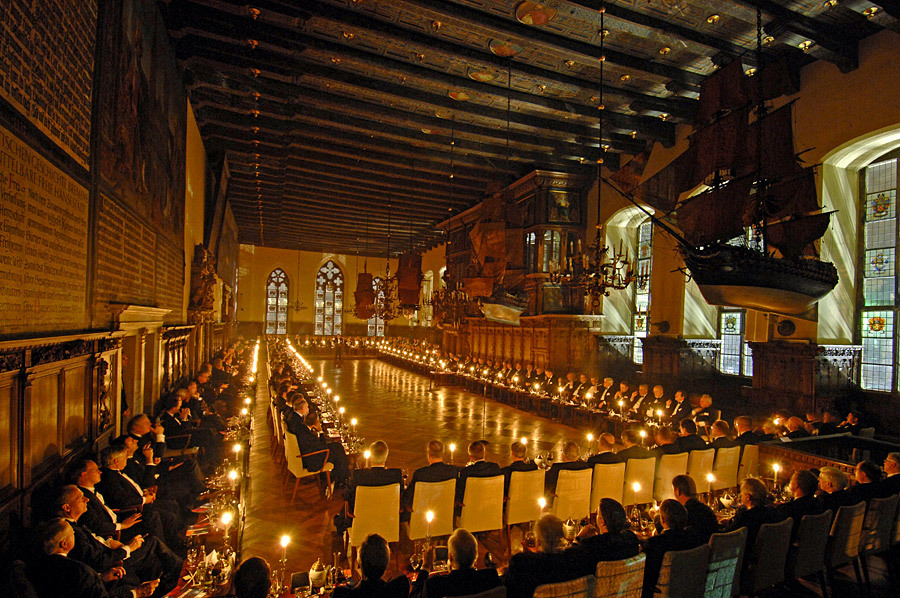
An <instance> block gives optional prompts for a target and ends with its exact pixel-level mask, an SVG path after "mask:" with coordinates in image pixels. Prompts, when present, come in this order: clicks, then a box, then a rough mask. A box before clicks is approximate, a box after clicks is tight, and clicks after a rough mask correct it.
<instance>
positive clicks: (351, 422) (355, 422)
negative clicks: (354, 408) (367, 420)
mask: <svg viewBox="0 0 900 598" xmlns="http://www.w3.org/2000/svg"><path fill="white" fill-rule="evenodd" d="M357 423H358V422H357V421H356V418H355V417H354V418H353V419H351V420H350V425H351V426H355V425H356V424H357Z"/></svg>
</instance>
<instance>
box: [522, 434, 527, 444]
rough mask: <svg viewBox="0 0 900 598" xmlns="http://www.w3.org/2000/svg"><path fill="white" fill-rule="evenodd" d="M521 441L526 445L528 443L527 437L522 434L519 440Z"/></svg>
mask: <svg viewBox="0 0 900 598" xmlns="http://www.w3.org/2000/svg"><path fill="white" fill-rule="evenodd" d="M521 442H522V444H524V445H527V444H528V439H527V438H525V437H524V436H522V441H521Z"/></svg>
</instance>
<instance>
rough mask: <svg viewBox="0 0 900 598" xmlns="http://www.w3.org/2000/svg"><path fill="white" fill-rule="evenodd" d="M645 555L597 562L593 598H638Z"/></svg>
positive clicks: (642, 579) (641, 585)
mask: <svg viewBox="0 0 900 598" xmlns="http://www.w3.org/2000/svg"><path fill="white" fill-rule="evenodd" d="M646 562H647V555H646V554H644V553H640V554H638V555H637V556H633V557H631V558H630V559H623V560H621V561H600V562H599V563H597V573H596V577H597V579H596V580H595V581H594V598H640V597H641V591H642V589H643V585H644V565H645V564H646Z"/></svg>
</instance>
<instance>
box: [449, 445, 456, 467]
mask: <svg viewBox="0 0 900 598" xmlns="http://www.w3.org/2000/svg"><path fill="white" fill-rule="evenodd" d="M455 450H456V445H455V444H453V443H452V442H451V443H450V465H453V451H455Z"/></svg>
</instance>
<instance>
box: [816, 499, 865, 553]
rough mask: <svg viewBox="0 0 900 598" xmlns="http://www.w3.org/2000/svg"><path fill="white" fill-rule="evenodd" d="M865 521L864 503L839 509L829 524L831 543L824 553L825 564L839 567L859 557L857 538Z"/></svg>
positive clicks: (860, 534)
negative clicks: (832, 521)
mask: <svg viewBox="0 0 900 598" xmlns="http://www.w3.org/2000/svg"><path fill="white" fill-rule="evenodd" d="M865 519H866V503H864V502H858V503H856V504H855V505H852V506H848V507H841V508H839V509H838V512H837V515H835V517H834V523H832V524H831V541H830V542H829V543H828V548H827V549H826V551H825V564H826V565H828V566H829V567H840V566H841V565H846V564H847V563H849V562H850V561H851V560H853V559H855V558H856V557H858V556H859V538H860V536H862V528H863V523H864V522H865Z"/></svg>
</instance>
